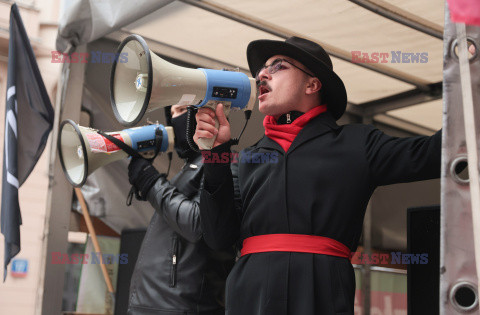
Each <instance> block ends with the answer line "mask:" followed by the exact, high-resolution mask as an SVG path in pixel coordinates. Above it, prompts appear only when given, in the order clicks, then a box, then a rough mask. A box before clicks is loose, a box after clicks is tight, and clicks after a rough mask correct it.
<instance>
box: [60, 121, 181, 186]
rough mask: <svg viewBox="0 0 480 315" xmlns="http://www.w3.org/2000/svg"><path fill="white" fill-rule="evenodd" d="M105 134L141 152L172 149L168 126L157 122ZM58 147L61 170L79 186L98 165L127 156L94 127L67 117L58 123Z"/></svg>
mask: <svg viewBox="0 0 480 315" xmlns="http://www.w3.org/2000/svg"><path fill="white" fill-rule="evenodd" d="M106 134H107V135H110V136H112V137H114V138H116V139H118V140H120V141H122V142H124V143H125V144H127V145H128V146H130V147H131V148H133V149H134V150H136V151H138V152H141V153H142V154H143V155H148V154H149V153H153V152H154V151H158V152H172V151H173V144H174V133H173V128H172V127H165V126H163V125H160V124H157V125H148V126H143V127H136V128H130V129H124V130H121V131H114V132H107V133H106ZM58 151H59V155H60V162H61V164H62V168H63V172H64V173H65V176H66V177H67V180H68V181H69V182H70V183H71V184H72V185H73V186H75V187H80V186H82V185H83V184H84V183H85V181H86V180H87V177H88V176H89V175H90V174H91V173H93V172H94V171H95V170H96V169H98V168H100V167H101V166H104V165H106V164H109V163H112V162H115V161H117V160H121V159H124V158H126V157H128V156H129V155H128V154H127V153H126V152H125V151H123V150H121V149H120V148H119V147H118V146H116V145H115V144H113V143H112V142H111V141H109V140H108V139H106V138H105V137H104V136H102V135H101V134H99V133H98V130H96V129H92V128H88V127H82V126H79V125H77V124H76V123H75V122H73V121H71V120H65V121H63V122H62V123H61V125H60V133H59V135H58Z"/></svg>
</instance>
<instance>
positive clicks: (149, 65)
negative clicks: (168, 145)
mask: <svg viewBox="0 0 480 315" xmlns="http://www.w3.org/2000/svg"><path fill="white" fill-rule="evenodd" d="M117 53H118V55H119V56H123V58H121V59H119V60H116V61H115V62H114V64H113V66H112V73H111V78H110V99H111V103H112V107H113V112H114V113H115V117H116V118H117V120H118V121H119V122H120V123H121V124H123V125H125V126H132V125H135V124H137V123H138V122H139V121H140V120H141V119H142V117H143V115H144V114H145V112H147V111H151V110H154V109H157V108H160V107H166V106H170V105H195V106H197V107H202V106H204V107H205V106H206V107H208V108H211V109H213V110H215V108H216V106H217V104H219V103H222V104H224V108H225V115H227V116H228V114H229V112H230V110H235V109H244V110H250V111H251V110H252V109H253V106H254V105H255V101H256V94H257V86H256V81H255V79H253V78H249V77H248V76H247V75H246V74H244V73H241V72H234V71H224V70H212V69H202V68H200V69H191V68H185V67H181V66H177V65H174V64H172V63H170V62H168V61H166V60H163V59H162V58H160V57H158V56H157V55H156V54H154V53H153V52H152V51H150V49H149V48H148V46H147V43H146V42H145V40H144V39H143V38H142V37H140V36H138V35H130V36H128V37H127V38H126V39H125V40H124V41H123V42H122V43H121V44H120V46H119V48H118V51H117ZM216 127H217V128H218V121H216ZM214 140H215V138H213V139H200V141H199V142H200V147H201V148H203V149H211V147H212V145H213V142H214Z"/></svg>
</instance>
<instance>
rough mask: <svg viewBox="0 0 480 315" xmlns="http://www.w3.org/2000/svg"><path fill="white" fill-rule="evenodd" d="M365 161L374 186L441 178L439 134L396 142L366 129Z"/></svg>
mask: <svg viewBox="0 0 480 315" xmlns="http://www.w3.org/2000/svg"><path fill="white" fill-rule="evenodd" d="M365 132H366V137H365V139H366V143H365V148H366V157H367V160H368V163H369V167H370V174H371V175H372V177H373V179H374V182H375V184H376V185H377V186H380V185H389V184H395V183H404V182H412V181H418V180H426V179H432V178H438V177H440V162H441V149H442V131H441V130H439V131H438V132H437V133H435V134H434V135H433V136H430V137H428V136H416V137H407V138H398V137H392V136H388V135H386V134H385V133H383V132H382V131H380V130H378V129H376V128H375V127H373V126H368V127H366V130H365Z"/></svg>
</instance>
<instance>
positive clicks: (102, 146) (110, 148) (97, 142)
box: [87, 133, 123, 153]
mask: <svg viewBox="0 0 480 315" xmlns="http://www.w3.org/2000/svg"><path fill="white" fill-rule="evenodd" d="M111 136H112V137H114V138H116V139H118V140H120V141H122V142H123V138H122V136H120V134H118V133H117V134H112V135H111ZM87 140H88V144H89V145H90V151H92V152H93V153H113V152H117V151H118V150H120V148H119V147H118V146H117V145H116V144H114V143H112V142H111V141H110V140H108V139H105V138H104V137H103V136H101V135H99V134H98V133H87Z"/></svg>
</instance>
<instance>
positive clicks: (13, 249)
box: [1, 4, 54, 281]
mask: <svg viewBox="0 0 480 315" xmlns="http://www.w3.org/2000/svg"><path fill="white" fill-rule="evenodd" d="M53 116H54V114H53V109H52V104H51V103H50V99H49V98H48V94H47V90H46V89H45V85H44V84H43V80H42V76H41V75H40V71H39V69H38V65H37V61H36V59H35V55H34V53H33V49H32V46H30V41H29V40H28V36H27V33H26V31H25V27H24V26H23V22H22V18H21V17H20V13H19V11H18V8H17V5H16V4H13V5H12V8H11V10H10V41H9V46H8V74H7V99H6V106H5V134H4V136H5V140H4V148H3V179H2V216H1V223H2V234H3V235H4V237H5V256H4V258H5V260H4V268H5V269H4V275H3V281H5V279H6V276H7V266H8V264H9V263H10V260H11V259H12V258H13V257H15V255H17V254H18V252H19V251H20V224H22V218H21V215H20V206H19V203H18V187H20V186H21V185H22V184H23V182H25V180H26V179H27V177H28V175H30V172H31V171H32V170H33V168H34V166H35V164H36V163H37V161H38V158H39V157H40V155H41V154H42V152H43V149H44V148H45V144H46V142H47V138H48V134H49V133H50V130H51V129H52V125H53Z"/></svg>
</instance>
